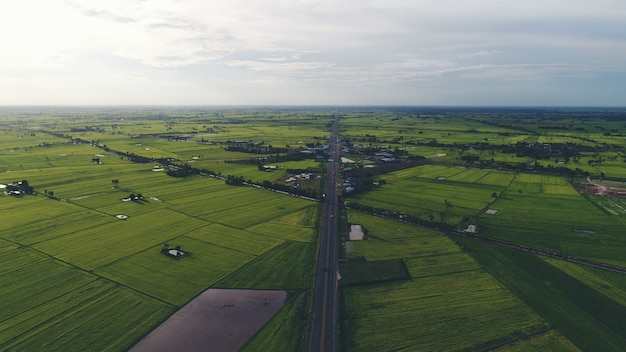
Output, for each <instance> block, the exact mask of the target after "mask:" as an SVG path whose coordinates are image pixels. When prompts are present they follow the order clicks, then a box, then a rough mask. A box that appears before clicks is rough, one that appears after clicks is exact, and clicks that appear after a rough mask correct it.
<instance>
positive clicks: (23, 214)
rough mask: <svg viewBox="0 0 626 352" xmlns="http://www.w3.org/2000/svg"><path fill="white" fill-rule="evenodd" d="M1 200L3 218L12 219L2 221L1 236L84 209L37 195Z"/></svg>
mask: <svg viewBox="0 0 626 352" xmlns="http://www.w3.org/2000/svg"><path fill="white" fill-rule="evenodd" d="M7 198H8V197H7ZM0 200H2V201H0V204H1V205H0V211H2V213H3V218H6V219H11V221H1V222H0V237H3V238H10V237H11V234H12V233H13V232H14V229H16V228H20V227H22V226H33V225H34V224H37V223H40V222H43V221H48V220H50V219H55V218H58V217H61V216H65V215H69V214H73V213H76V212H80V211H82V210H81V209H80V208H77V207H76V206H73V205H71V204H67V203H63V202H57V201H54V200H51V199H44V198H41V197H37V196H22V197H20V198H13V197H11V198H10V199H8V201H6V202H5V199H3V198H0Z"/></svg>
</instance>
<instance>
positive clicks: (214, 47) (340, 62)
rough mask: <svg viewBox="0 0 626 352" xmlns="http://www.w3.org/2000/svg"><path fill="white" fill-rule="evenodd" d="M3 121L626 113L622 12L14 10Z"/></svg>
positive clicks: (538, 1) (547, 0)
mask: <svg viewBox="0 0 626 352" xmlns="http://www.w3.org/2000/svg"><path fill="white" fill-rule="evenodd" d="M0 45H1V49H0V105H446V106H468V105H469V106H472V105H474V106H626V1H623V0H594V1H589V0H525V1H520V0H514V1H511V0H474V1H467V0H257V1H252V0H228V1H224V0H106V1H105V0H23V1H11V2H4V3H3V4H2V5H0Z"/></svg>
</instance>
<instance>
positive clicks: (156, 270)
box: [0, 134, 317, 351]
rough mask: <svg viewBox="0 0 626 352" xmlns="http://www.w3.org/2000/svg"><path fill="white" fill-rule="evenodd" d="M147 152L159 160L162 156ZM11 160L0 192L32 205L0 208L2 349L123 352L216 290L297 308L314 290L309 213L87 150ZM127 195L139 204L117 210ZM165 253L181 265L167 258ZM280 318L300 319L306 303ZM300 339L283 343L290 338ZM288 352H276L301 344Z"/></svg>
mask: <svg viewBox="0 0 626 352" xmlns="http://www.w3.org/2000/svg"><path fill="white" fill-rule="evenodd" d="M91 137H98V138H101V139H102V140H104V139H106V138H110V142H109V141H107V143H111V146H115V145H116V143H120V141H121V139H120V138H121V137H120V136H118V135H107V134H101V135H98V136H95V135H94V136H91ZM117 140H120V141H117ZM116 141H117V142H116ZM152 142H155V143H151V146H150V147H149V148H150V152H152V153H154V155H157V154H159V153H160V152H161V151H162V150H165V149H166V148H167V146H168V143H166V142H164V141H161V140H156V141H152ZM100 143H102V141H101V142H100ZM170 143H171V142H170ZM142 144H143V143H142ZM174 144H176V146H179V148H173V149H172V150H173V151H174V152H175V153H176V154H175V155H176V156H180V155H186V156H188V157H190V156H191V155H194V154H195V155H201V154H197V153H198V152H199V148H198V146H199V144H195V143H194V144H191V143H186V144H184V143H181V142H175V143H174ZM185 145H187V146H190V148H184V146H185ZM128 146H129V149H130V147H131V145H128ZM134 147H135V149H132V150H135V151H137V153H139V150H140V149H141V148H142V147H144V148H148V147H145V146H143V145H142V146H134ZM161 148H163V149H161ZM144 151H145V150H144ZM6 152H7V153H12V154H9V155H13V154H15V155H16V158H15V159H14V160H13V161H11V158H6V159H2V160H3V161H5V160H6V164H5V165H6V168H7V169H11V170H10V171H9V172H4V173H3V175H5V178H4V179H2V180H0V183H8V182H12V181H15V180H23V179H27V180H29V183H30V184H31V185H33V186H34V187H35V191H36V192H37V194H36V195H33V196H21V197H11V196H2V197H0V211H2V213H3V217H4V216H6V218H7V219H11V221H5V222H2V223H1V224H0V244H2V247H1V249H0V253H7V254H8V253H11V255H10V256H8V255H5V256H3V257H2V258H0V261H1V262H2V268H3V272H2V273H0V285H1V286H2V287H3V289H2V290H0V297H1V298H3V302H6V303H7V304H10V305H11V307H10V309H6V310H5V313H6V314H3V315H2V316H3V318H2V319H1V321H0V349H2V350H29V351H34V350H50V351H55V350H63V351H73V350H76V351H84V350H99V351H100V350H101V351H105V350H110V351H121V350H126V349H128V348H129V347H130V346H132V344H134V343H135V342H136V341H138V340H139V339H140V338H141V337H142V336H144V335H145V334H146V333H148V332H149V331H150V330H151V329H152V328H154V327H155V326H156V325H157V324H158V323H160V322H161V321H162V320H163V319H165V318H166V317H167V316H169V315H170V314H171V313H172V312H173V311H175V310H176V309H177V308H178V307H180V306H182V305H183V304H185V303H186V302H188V301H189V300H190V299H192V298H193V297H195V296H196V295H198V294H199V293H200V292H202V291H204V290H205V289H207V288H209V287H212V286H216V285H217V283H218V282H230V283H229V284H228V285H226V286H224V285H223V284H222V285H221V286H220V287H229V286H232V287H246V288H253V289H261V288H269V287H271V288H277V289H290V290H293V291H292V292H294V294H295V295H296V296H297V295H299V294H298V293H297V292H301V291H304V290H306V289H307V288H308V287H309V286H310V284H311V278H312V274H313V272H312V271H311V267H312V261H313V252H314V245H313V240H314V238H315V228H316V225H315V223H316V221H317V210H316V209H317V204H316V203H315V202H311V201H307V200H302V199H299V198H294V197H289V196H285V195H282V194H278V193H275V192H269V191H263V190H256V189H253V188H250V187H234V186H228V185H226V184H225V183H224V181H222V180H218V179H214V178H210V177H192V178H172V177H168V176H166V175H165V173H164V172H154V171H153V169H154V168H155V166H157V165H155V164H132V163H130V162H129V161H128V160H125V159H123V158H119V157H117V156H115V155H113V154H111V153H106V152H103V151H101V149H98V148H96V147H93V146H87V145H83V144H60V145H54V146H50V147H45V148H32V149H29V150H26V151H25V150H23V149H16V150H14V151H6ZM146 152H147V151H146ZM205 152H207V150H205ZM151 155H152V154H151ZM168 155H169V154H168ZM224 155H225V154H222V155H221V156H222V157H224ZM92 158H100V160H101V162H102V163H101V164H96V163H94V162H93V161H92V160H91V159H92ZM18 160H19V162H20V164H18V163H17V161H18ZM216 160H217V159H216ZM311 165H316V164H311V163H303V162H299V163H295V164H286V166H288V167H309V166H311ZM112 179H119V184H117V185H114V184H113V183H112V181H111V180H112ZM114 186H116V187H114ZM44 191H46V192H45V193H48V191H54V196H53V197H46V196H45V195H44ZM130 193H134V194H138V193H142V194H143V196H144V199H143V200H142V201H130V202H129V201H123V200H122V199H123V198H126V197H128V195H129V194H130ZM118 214H123V215H127V216H128V218H127V219H126V220H119V219H117V218H116V217H115V215H118ZM251 214H253V215H251ZM165 243H168V244H169V245H170V246H172V247H173V246H181V248H182V250H183V251H185V252H186V255H184V256H183V257H182V258H179V259H174V258H171V257H168V256H165V255H163V254H161V253H160V252H161V248H163V245H164V244H165ZM229 280H230V281H229ZM68 302H69V303H68ZM285 309H286V311H287V312H288V311H289V309H295V310H296V311H297V312H298V314H306V313H304V312H303V311H302V305H301V304H300V305H298V306H297V307H295V308H294V307H293V306H292V307H291V308H285ZM281 314H282V313H281ZM289 314H291V313H289ZM118 319H121V321H117V320H118ZM303 329H306V326H305V325H298V326H293V327H288V328H283V329H282V331H283V332H284V333H285V334H286V335H285V336H288V335H289V336H292V335H293V334H296V336H298V335H301V334H302V330H303ZM285 339H286V340H288V337H285ZM286 340H285V341H286ZM290 341H291V342H275V343H278V344H279V345H280V344H282V343H296V344H302V338H300V337H299V338H296V339H295V340H293V339H292V340H290Z"/></svg>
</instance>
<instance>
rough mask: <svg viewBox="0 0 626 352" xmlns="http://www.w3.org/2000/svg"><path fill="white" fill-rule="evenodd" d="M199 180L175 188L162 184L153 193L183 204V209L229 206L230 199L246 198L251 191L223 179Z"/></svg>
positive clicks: (172, 202) (160, 197)
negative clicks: (227, 183) (226, 182)
mask: <svg viewBox="0 0 626 352" xmlns="http://www.w3.org/2000/svg"><path fill="white" fill-rule="evenodd" d="M198 181H203V182H198ZM198 181H191V180H190V181H189V182H188V183H185V184H180V185H177V186H176V187H173V188H171V187H168V186H167V185H165V186H164V185H161V187H160V189H159V190H155V191H154V192H153V193H154V194H156V195H157V197H158V198H159V199H161V200H162V201H164V202H167V203H169V204H173V205H177V206H182V207H180V208H181V209H192V205H202V206H208V207H209V209H219V208H213V207H217V206H218V205H219V204H222V206H227V204H228V203H229V201H228V200H229V199H233V203H234V199H237V198H245V196H246V195H249V192H250V191H251V190H250V189H249V188H247V187H232V186H228V185H226V184H224V181H222V180H214V179H199V180H198Z"/></svg>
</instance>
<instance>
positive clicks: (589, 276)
mask: <svg viewBox="0 0 626 352" xmlns="http://www.w3.org/2000/svg"><path fill="white" fill-rule="evenodd" d="M542 259H543V260H545V261H546V262H548V263H550V264H551V265H553V266H555V267H556V268H558V269H560V270H562V271H563V272H565V273H567V274H568V275H569V276H571V277H574V278H576V279H577V280H579V281H581V282H583V283H585V285H587V286H589V287H592V288H593V289H595V290H597V291H598V292H601V293H602V294H604V295H606V296H607V297H610V298H611V299H612V300H614V301H615V302H617V303H619V304H621V305H622V306H626V291H625V290H624V289H623V287H619V286H617V285H615V284H614V282H612V281H613V280H612V281H609V280H606V279H605V278H603V277H602V276H599V275H598V270H594V269H591V268H589V267H584V266H580V265H577V264H574V263H570V262H566V261H563V260H556V259H551V258H542ZM608 274H611V273H608ZM605 275H606V274H605ZM617 275H620V274H614V275H613V276H616V277H615V278H614V279H617V278H618V277H617Z"/></svg>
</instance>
